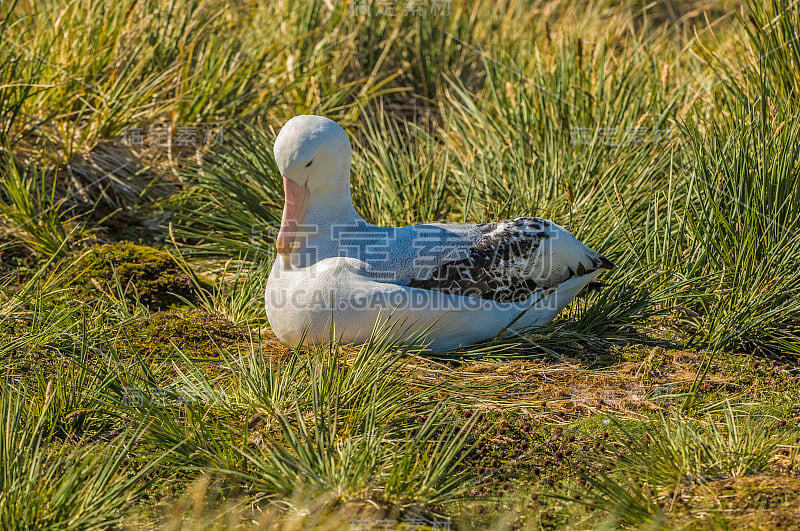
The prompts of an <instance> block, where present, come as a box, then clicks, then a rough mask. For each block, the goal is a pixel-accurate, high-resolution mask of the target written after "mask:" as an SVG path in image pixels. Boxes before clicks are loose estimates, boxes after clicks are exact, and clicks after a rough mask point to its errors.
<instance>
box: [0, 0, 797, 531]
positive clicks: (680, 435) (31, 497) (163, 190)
mask: <svg viewBox="0 0 800 531" xmlns="http://www.w3.org/2000/svg"><path fill="white" fill-rule="evenodd" d="M403 4H404V2H399V1H398V2H360V1H359V2H356V1H349V2H348V1H338V0H331V1H329V0H304V1H303V2H266V3H264V2H262V3H257V2H238V3H235V5H234V4H233V3H220V2H195V1H192V0H176V2H173V3H171V4H170V5H169V6H162V5H161V4H159V3H152V2H149V3H148V2H145V3H142V2H113V1H110V0H92V1H90V2H67V1H65V0H45V1H43V2H31V1H30V0H18V1H16V2H11V3H3V4H2V6H0V40H2V41H3V45H2V46H0V470H2V474H0V527H2V528H3V529H31V528H35V529H51V528H54V529H64V528H80V529H95V528H114V527H116V528H131V529H139V528H146V529H152V528H156V527H163V528H167V529H198V528H205V529H228V528H231V529H234V528H236V529H238V528H242V529H245V528H264V529H307V528H315V529H347V528H350V529H353V530H355V529H379V528H380V529H446V528H453V529H455V528H458V529H543V528H544V529H597V528H628V529H641V528H643V529H686V528H691V529H718V528H736V529H740V528H745V529H747V528H752V529H787V528H794V527H797V526H798V524H797V522H799V521H800V512H798V507H800V462H798V455H799V454H800V400H798V397H800V363H798V360H800V236H799V235H800V141H798V140H799V139H800V126H799V125H798V124H800V103H798V99H797V94H798V93H800V75H798V74H797V72H800V60H799V59H798V58H800V35H798V27H799V26H800V25H799V24H798V21H800V7H799V6H798V5H797V4H796V3H790V2H788V1H784V0H776V1H775V2H773V3H763V2H755V1H749V0H742V1H739V0H679V1H678V0H675V1H672V0H670V1H668V0H659V1H656V2H639V1H638V0H636V1H634V0H629V1H616V0H615V1H611V0H598V1H592V2H589V1H567V0H563V1H562V0H552V1H550V0H548V1H540V0H507V1H504V2H500V3H497V2H488V1H474V2H473V1H469V2H467V1H461V0H453V1H452V2H439V1H430V2H408V3H407V4H408V5H403ZM411 4H414V5H411ZM309 113H313V114H320V115H325V116H329V117H331V118H333V119H335V120H336V121H337V122H338V123H340V124H341V125H342V126H343V127H344V128H345V130H346V132H347V133H348V135H349V137H350V139H351V143H352V147H353V167H352V173H351V185H352V186H351V187H352V193H353V200H354V205H355V207H356V208H357V210H358V211H359V212H360V213H361V214H362V215H363V216H364V217H365V219H367V220H368V221H370V222H372V223H377V224H383V225H402V224H408V223H417V222H432V221H445V222H451V223H485V222H489V221H494V220H497V219H503V218H510V217H515V216H540V217H545V218H549V219H552V220H554V221H555V222H556V223H558V224H559V225H562V226H564V227H565V228H567V229H568V230H570V231H571V232H572V233H573V234H574V235H575V236H576V237H577V238H578V239H580V240H581V241H583V242H585V243H586V244H587V245H589V246H590V247H592V248H593V249H596V250H597V251H598V252H601V253H603V254H604V255H605V256H608V258H609V259H610V260H611V261H612V262H614V263H615V264H616V265H617V267H616V268H615V269H614V270H613V271H609V272H606V273H604V274H603V275H602V277H601V280H602V281H603V283H604V286H603V287H602V289H601V290H600V291H599V292H592V293H589V294H588V295H587V296H585V297H581V298H578V299H576V300H575V301H574V302H573V303H572V304H571V305H570V306H569V307H568V308H567V309H566V310H565V311H564V312H563V313H562V314H561V315H559V316H558V318H557V319H556V320H555V321H554V322H553V323H552V324H550V325H547V326H545V327H542V328H539V329H536V330H531V331H529V332H527V333H525V334H523V335H521V336H516V337H510V338H505V339H502V340H497V341H494V342H490V343H486V344H481V345H475V346H469V347H464V348H461V349H458V350H455V351H451V352H445V353H430V352H427V351H425V350H424V349H418V348H408V347H400V346H397V345H392V344H390V343H387V342H386V341H385V340H384V336H383V335H382V331H380V330H378V331H376V332H375V334H374V337H373V340H372V342H370V343H369V344H367V345H364V346H354V345H342V344H339V343H338V342H336V341H331V342H330V344H326V345H323V346H320V347H318V348H307V347H299V346H296V345H282V344H281V343H280V342H279V341H278V340H277V338H276V337H275V335H274V334H273V332H272V331H271V329H270V326H269V322H268V321H267V319H266V315H265V311H264V298H263V294H264V288H265V282H266V279H267V276H268V274H269V271H270V267H271V265H272V262H273V260H274V259H275V250H274V239H275V235H276V232H277V231H276V228H277V224H278V223H279V222H280V219H281V212H282V206H283V187H282V182H281V176H280V173H279V171H278V169H277V167H276V165H275V161H274V159H273V156H272V143H273V141H274V139H275V136H276V134H277V131H278V130H279V128H280V127H281V125H282V124H284V123H285V122H286V121H287V120H288V119H289V118H290V117H292V116H295V115H297V114H309Z"/></svg>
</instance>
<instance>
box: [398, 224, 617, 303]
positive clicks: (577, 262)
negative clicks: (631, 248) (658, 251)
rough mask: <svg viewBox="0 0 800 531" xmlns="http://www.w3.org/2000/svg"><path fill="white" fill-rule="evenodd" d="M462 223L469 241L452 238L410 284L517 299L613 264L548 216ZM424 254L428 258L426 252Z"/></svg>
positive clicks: (452, 292) (457, 293)
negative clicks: (446, 248)
mask: <svg viewBox="0 0 800 531" xmlns="http://www.w3.org/2000/svg"><path fill="white" fill-rule="evenodd" d="M440 227H441V226H440ZM455 228H456V227H454V229H455ZM458 228H461V229H462V233H464V234H468V235H469V236H468V241H469V243H468V245H464V244H463V239H462V240H461V242H462V243H456V242H453V249H452V250H453V252H452V253H447V252H438V253H436V258H435V261H436V263H435V264H432V265H431V266H429V267H422V268H417V271H416V274H415V275H413V276H412V278H411V279H410V280H409V281H408V282H407V285H408V286H410V287H413V288H420V289H426V290H435V291H441V292H444V293H450V294H453V295H461V296H467V297H478V298H482V299H491V300H495V301H498V302H518V301H524V300H526V299H527V298H528V297H529V296H530V295H531V294H532V293H534V292H536V291H539V290H546V289H549V288H552V287H555V286H557V285H558V284H560V283H562V282H564V281H565V280H567V279H569V278H572V277H574V276H583V275H588V274H590V273H594V272H595V271H598V270H605V269H613V267H614V265H613V264H612V263H611V262H610V261H609V260H608V259H607V258H605V257H604V256H602V255H601V254H599V253H597V252H595V251H593V250H591V249H589V248H588V247H587V246H585V245H584V244H582V243H581V242H579V241H578V240H577V239H575V237H574V236H572V234H570V233H569V232H568V231H567V230H565V229H563V228H561V227H559V226H558V225H556V224H555V223H553V222H552V221H548V220H545V219H540V218H533V217H522V218H515V219H509V220H505V221H499V222H494V223H486V224H484V225H473V226H458ZM442 245H448V244H447V242H442ZM420 258H422V259H423V260H422V262H424V258H425V257H424V256H423V257H420Z"/></svg>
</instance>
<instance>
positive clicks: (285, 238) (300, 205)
mask: <svg viewBox="0 0 800 531" xmlns="http://www.w3.org/2000/svg"><path fill="white" fill-rule="evenodd" d="M283 192H284V194H285V195H286V202H285V203H284V205H283V217H282V218H281V229H280V231H278V239H277V240H276V242H275V247H277V248H278V252H279V253H280V254H289V253H291V252H292V248H293V247H294V239H295V236H296V235H297V225H298V224H299V223H300V222H301V221H302V220H303V216H305V213H306V212H305V210H306V198H307V197H308V187H307V186H305V185H299V184H297V183H296V182H294V181H293V180H291V179H287V178H286V177H284V178H283Z"/></svg>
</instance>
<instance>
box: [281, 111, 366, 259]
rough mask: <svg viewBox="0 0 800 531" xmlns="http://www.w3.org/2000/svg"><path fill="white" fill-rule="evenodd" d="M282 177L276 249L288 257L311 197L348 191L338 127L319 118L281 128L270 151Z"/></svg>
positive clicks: (298, 119)
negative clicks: (282, 196) (283, 195)
mask: <svg viewBox="0 0 800 531" xmlns="http://www.w3.org/2000/svg"><path fill="white" fill-rule="evenodd" d="M273 151H274V154H275V162H277V164H278V169H279V170H280V172H281V176H282V177H283V190H284V192H285V198H286V199H285V203H284V207H283V216H282V218H281V228H280V231H279V232H278V238H277V241H276V247H277V248H278V252H279V253H280V254H284V255H285V254H289V253H290V252H291V250H292V247H293V245H294V239H295V235H296V233H297V226H298V224H300V223H301V222H302V221H303V218H304V216H305V214H306V211H307V208H308V206H309V203H310V200H311V197H319V196H323V195H326V194H334V193H340V192H341V191H342V189H343V188H345V189H346V190H347V191H348V193H349V188H350V162H351V159H352V151H351V148H350V140H349V139H348V138H347V133H345V132H344V129H342V128H341V127H340V126H339V124H337V123H336V122H334V121H333V120H330V119H328V118H325V117H323V116H313V115H300V116H295V117H294V118H292V119H291V120H289V121H288V122H286V124H285V125H284V126H283V127H282V128H281V130H280V133H278V137H277V138H276V139H275V146H274V148H273Z"/></svg>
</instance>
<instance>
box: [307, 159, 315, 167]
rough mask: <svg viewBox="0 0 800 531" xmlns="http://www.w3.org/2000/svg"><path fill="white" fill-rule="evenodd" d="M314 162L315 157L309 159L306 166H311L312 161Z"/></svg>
mask: <svg viewBox="0 0 800 531" xmlns="http://www.w3.org/2000/svg"><path fill="white" fill-rule="evenodd" d="M312 162H314V159H311V160H309V161H308V164H306V168H308V167H309V166H311V163H312Z"/></svg>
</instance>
